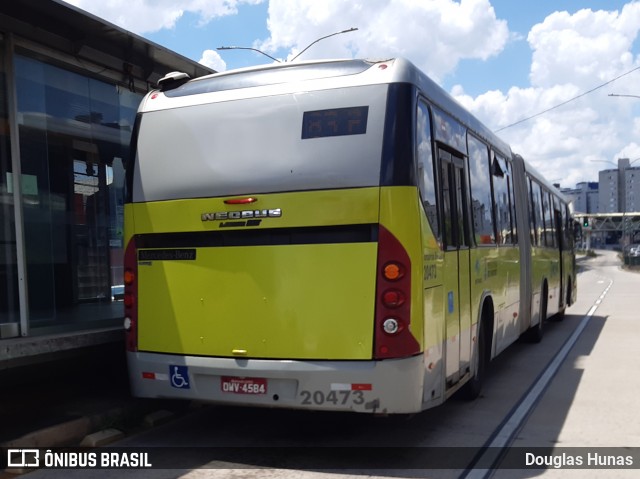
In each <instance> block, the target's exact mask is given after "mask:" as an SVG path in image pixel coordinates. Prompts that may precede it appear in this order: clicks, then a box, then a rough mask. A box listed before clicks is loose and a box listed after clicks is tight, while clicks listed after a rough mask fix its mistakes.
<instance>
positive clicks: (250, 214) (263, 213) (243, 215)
mask: <svg viewBox="0 0 640 479" xmlns="http://www.w3.org/2000/svg"><path fill="white" fill-rule="evenodd" d="M281 216H282V210H281V209H280V208H277V209H275V210H243V211H217V212H215V213H202V215H200V218H201V219H202V221H224V220H245V219H253V218H280V217H281Z"/></svg>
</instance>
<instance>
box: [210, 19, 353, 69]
mask: <svg viewBox="0 0 640 479" xmlns="http://www.w3.org/2000/svg"><path fill="white" fill-rule="evenodd" d="M356 30H357V28H355V27H352V28H347V29H346V30H342V31H340V32H335V33H331V34H329V35H325V36H324V37H320V38H318V39H317V40H314V41H312V42H311V43H309V45H307V46H306V47H305V48H304V49H303V50H302V51H301V52H300V53H298V54H297V55H296V56H295V57H293V58H292V59H291V60H290V61H294V60H295V59H296V58H298V57H299V56H300V55H302V54H303V53H304V52H306V51H307V50H308V49H309V48H311V46H313V45H315V44H316V43H318V42H319V41H321V40H324V39H325V38H329V37H333V36H335V35H341V34H343V33H349V32H355V31H356ZM216 50H252V51H254V52H258V53H261V54H262V55H264V56H265V57H269V58H271V59H272V60H274V61H276V62H278V63H282V62H281V61H280V60H278V59H277V58H274V57H272V56H271V55H269V54H268V53H265V52H263V51H262V50H258V49H257V48H251V47H236V46H230V47H218V48H216Z"/></svg>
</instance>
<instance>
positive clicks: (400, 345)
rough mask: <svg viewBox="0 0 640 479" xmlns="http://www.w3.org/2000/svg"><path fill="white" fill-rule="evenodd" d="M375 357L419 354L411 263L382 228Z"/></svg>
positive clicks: (396, 240)
mask: <svg viewBox="0 0 640 479" xmlns="http://www.w3.org/2000/svg"><path fill="white" fill-rule="evenodd" d="M376 298H377V300H376V319H375V345H374V348H375V350H374V354H373V355H374V358H376V359H387V358H400V357H407V356H413V355H414V354H417V353H419V352H420V344H419V343H418V341H416V338H414V337H413V335H412V334H411V331H410V330H409V325H410V323H411V301H410V300H409V298H411V260H410V259H409V255H408V254H407V251H406V250H405V249H404V247H403V246H402V244H401V243H400V242H399V241H398V239H397V238H396V237H395V236H393V235H392V234H391V233H390V232H389V231H388V230H387V229H386V228H384V227H383V226H382V225H380V230H379V234H378V277H377V286H376Z"/></svg>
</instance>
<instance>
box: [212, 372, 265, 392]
mask: <svg viewBox="0 0 640 479" xmlns="http://www.w3.org/2000/svg"><path fill="white" fill-rule="evenodd" d="M220 389H222V392H223V393H231V394H267V380H266V379H264V378H235V377H230V376H222V377H221V378H220Z"/></svg>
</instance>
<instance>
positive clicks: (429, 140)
mask: <svg viewBox="0 0 640 479" xmlns="http://www.w3.org/2000/svg"><path fill="white" fill-rule="evenodd" d="M132 145H133V146H132V148H133V151H132V155H131V158H132V160H131V163H130V164H129V165H127V188H126V190H127V193H126V201H125V241H126V252H125V283H126V284H125V300H124V302H125V316H126V317H125V329H126V344H127V355H128V364H129V374H130V381H131V385H132V391H133V393H134V395H136V396H139V397H152V398H184V399H196V400H205V401H211V402H214V403H220V404H231V405H248V406H269V407H283V408H298V409H313V410H332V411H355V412H360V413H372V414H404V413H415V412H419V411H422V410H425V409H427V408H430V407H433V406H436V405H439V404H441V403H443V402H444V401H445V400H446V399H447V398H448V397H450V396H451V395H452V394H454V393H455V392H456V391H458V390H461V394H466V395H467V396H468V397H470V398H473V397H475V396H477V395H478V394H479V392H480V387H481V384H482V381H483V378H484V376H485V372H486V368H487V366H488V364H489V362H490V361H491V360H492V359H493V358H494V357H496V355H498V354H499V353H500V352H501V351H503V350H504V349H505V348H506V347H507V346H509V345H510V344H511V343H513V342H514V341H515V340H517V339H518V338H520V337H521V336H523V335H526V336H528V337H529V338H531V339H532V340H533V341H539V340H540V339H541V338H542V333H543V330H544V323H545V320H546V319H547V318H550V317H551V316H554V315H557V316H559V317H561V316H562V314H563V313H564V310H565V308H566V307H567V306H569V305H570V304H571V303H572V302H573V301H574V300H575V297H576V268H575V260H574V245H573V236H572V227H571V225H572V220H571V216H570V211H569V208H568V204H567V203H566V201H565V199H564V198H563V197H562V196H561V195H560V193H559V192H558V190H557V189H556V188H555V187H554V186H553V185H551V184H550V183H548V182H547V181H545V180H544V179H543V178H542V177H541V176H540V175H539V174H538V173H537V172H536V171H535V170H534V169H533V168H531V167H530V166H529V165H528V164H527V163H525V161H524V160H523V158H522V157H521V156H519V155H517V154H514V153H512V151H511V149H510V147H509V145H507V144H506V143H504V142H503V141H501V140H500V139H499V138H498V137H496V135H494V134H493V133H492V132H491V131H490V130H489V129H488V128H486V127H485V126H484V125H482V124H481V123H480V122H479V121H478V120H477V119H476V118H474V117H473V116H472V115H471V114H470V113H469V112H468V111H466V110H465V109H464V108H462V107H461V106H460V105H459V104H458V103H456V102H455V101H454V100H453V99H452V98H451V97H450V96H449V95H448V94H447V93H446V92H444V91H443V90H442V89H441V88H439V87H438V86H437V85H436V84H435V83H434V82H433V81H431V80H430V79H429V78H428V77H427V76H426V75H425V74H423V73H422V72H421V71H420V70H419V69H417V68H416V67H415V66H414V65H412V64H411V63H410V62H408V61H406V60H404V59H392V60H387V61H363V60H341V61H317V62H304V63H289V64H282V65H276V66H264V67H258V68H250V69H241V70H236V71H229V72H225V73H219V74H213V75H210V76H206V77H202V78H197V79H193V80H190V79H188V78H187V77H186V75H185V74H179V73H174V74H170V75H168V76H167V77H165V78H164V79H163V80H162V81H161V82H160V86H159V89H158V90H154V91H152V92H150V93H149V94H148V95H147V96H146V97H145V99H144V100H143V101H142V103H141V105H140V108H139V112H138V116H137V120H136V125H135V131H134V134H133V143H132Z"/></svg>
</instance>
